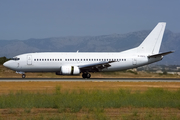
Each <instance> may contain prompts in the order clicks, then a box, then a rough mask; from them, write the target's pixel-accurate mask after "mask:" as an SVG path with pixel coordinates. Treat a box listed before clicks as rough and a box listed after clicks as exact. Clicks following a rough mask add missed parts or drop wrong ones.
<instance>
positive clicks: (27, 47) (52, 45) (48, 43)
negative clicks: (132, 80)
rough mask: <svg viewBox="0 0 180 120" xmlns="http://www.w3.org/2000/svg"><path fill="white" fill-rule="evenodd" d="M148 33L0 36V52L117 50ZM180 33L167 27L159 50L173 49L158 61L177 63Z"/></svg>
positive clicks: (13, 53)
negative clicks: (16, 38)
mask: <svg viewBox="0 0 180 120" xmlns="http://www.w3.org/2000/svg"><path fill="white" fill-rule="evenodd" d="M149 33H150V31H149V30H143V31H137V32H132V33H127V34H111V35H101V36H70V37H52V38H45V39H28V40H0V56H1V57H3V56H6V57H8V58H9V57H13V56H16V55H19V54H23V53H29V52H76V51H77V50H79V51H80V52H119V51H123V50H127V49H130V48H133V47H137V46H138V45H139V44H140V43H141V42H142V41H143V40H144V39H145V37H146V36H147V35H148V34H149ZM179 45H180V33H173V32H171V31H170V30H166V31H165V34H164V37H163V42H162V45H161V50H160V51H161V52H166V51H170V50H174V51H175V53H172V54H170V55H167V56H165V59H163V60H162V61H161V62H158V64H165V65H179V64H180V61H179V60H180V59H179V58H180V56H179V55H180V47H179Z"/></svg>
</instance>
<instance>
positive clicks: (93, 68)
mask: <svg viewBox="0 0 180 120" xmlns="http://www.w3.org/2000/svg"><path fill="white" fill-rule="evenodd" d="M112 62H115V61H107V62H105V61H104V62H98V63H93V64H86V65H80V66H78V67H79V68H80V69H81V71H82V72H98V71H101V70H102V69H104V68H108V67H110V66H111V65H110V64H109V63H112Z"/></svg>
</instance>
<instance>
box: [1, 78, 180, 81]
mask: <svg viewBox="0 0 180 120" xmlns="http://www.w3.org/2000/svg"><path fill="white" fill-rule="evenodd" d="M30 81H31V82H33V81H34V82H35V81H38V82H41V81H42V82H44V81H52V82H55V81H59V82H61V81H62V82H64V81H67V82H68V81H69V82H86V81H89V82H90V81H91V82H180V78H177V79H176V78H91V79H83V78H25V79H22V78H0V82H30Z"/></svg>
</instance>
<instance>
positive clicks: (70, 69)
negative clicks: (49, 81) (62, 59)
mask: <svg viewBox="0 0 180 120" xmlns="http://www.w3.org/2000/svg"><path fill="white" fill-rule="evenodd" d="M79 74H80V69H79V67H77V66H61V68H60V71H59V72H56V75H79Z"/></svg>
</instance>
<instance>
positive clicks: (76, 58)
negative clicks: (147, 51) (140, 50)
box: [6, 52, 162, 72]
mask: <svg viewBox="0 0 180 120" xmlns="http://www.w3.org/2000/svg"><path fill="white" fill-rule="evenodd" d="M16 58H19V60H10V61H8V62H6V66H9V68H10V69H12V70H15V71H19V72H58V71H60V67H61V66H77V67H78V66H80V65H86V64H92V63H99V62H102V61H115V62H113V63H110V65H111V66H110V67H108V68H105V69H102V71H118V70H125V69H130V68H136V67H139V66H142V65H146V64H150V63H153V62H156V61H159V60H161V59H162V58H161V57H158V58H156V59H148V57H147V56H145V55H138V54H127V55H126V54H125V53H124V52H107V53H101V52H99V53H97V52H95V53H89V52H74V53H73V52H72V53H69V52H68V53H66V52H49V53H48V52H44V53H28V54H22V55H18V56H16Z"/></svg>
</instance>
